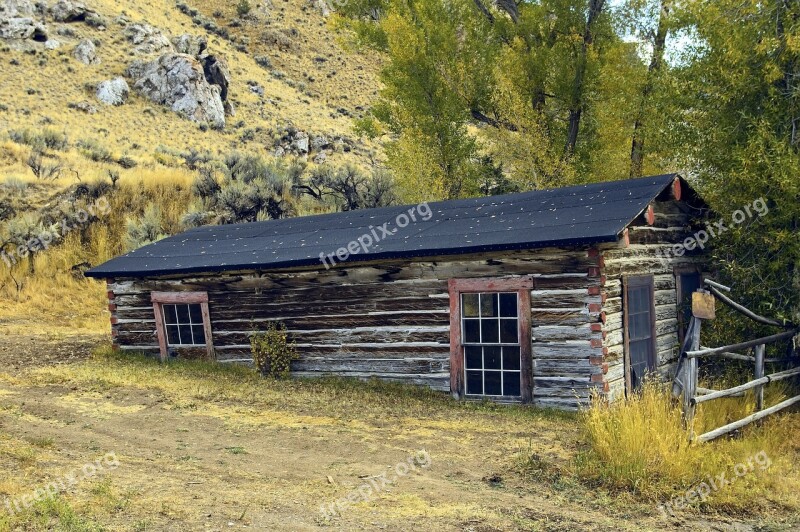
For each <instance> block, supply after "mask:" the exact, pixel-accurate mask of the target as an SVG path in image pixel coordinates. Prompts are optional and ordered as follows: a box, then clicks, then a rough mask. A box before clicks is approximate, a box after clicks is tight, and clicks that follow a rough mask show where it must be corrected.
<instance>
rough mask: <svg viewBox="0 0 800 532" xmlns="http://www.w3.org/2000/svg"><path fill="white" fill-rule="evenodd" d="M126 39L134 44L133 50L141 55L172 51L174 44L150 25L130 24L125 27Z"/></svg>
mask: <svg viewBox="0 0 800 532" xmlns="http://www.w3.org/2000/svg"><path fill="white" fill-rule="evenodd" d="M124 35H125V38H126V39H128V40H129V41H130V42H131V44H133V50H134V51H135V52H137V53H140V54H155V53H164V52H166V51H172V43H170V42H169V39H167V36H166V35H164V33H163V32H162V31H161V30H159V29H158V28H154V27H153V26H150V25H149V24H129V25H128V26H126V27H125V31H124Z"/></svg>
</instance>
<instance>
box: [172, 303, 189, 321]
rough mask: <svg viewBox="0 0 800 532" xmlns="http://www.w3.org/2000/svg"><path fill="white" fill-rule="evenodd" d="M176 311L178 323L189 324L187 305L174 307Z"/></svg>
mask: <svg viewBox="0 0 800 532" xmlns="http://www.w3.org/2000/svg"><path fill="white" fill-rule="evenodd" d="M175 308H176V310H177V311H178V323H180V324H184V323H189V305H176V306H175Z"/></svg>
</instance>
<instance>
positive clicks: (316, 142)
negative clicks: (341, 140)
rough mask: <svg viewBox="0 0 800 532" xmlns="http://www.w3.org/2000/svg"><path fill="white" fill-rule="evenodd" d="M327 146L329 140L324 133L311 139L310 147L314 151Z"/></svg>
mask: <svg viewBox="0 0 800 532" xmlns="http://www.w3.org/2000/svg"><path fill="white" fill-rule="evenodd" d="M329 146H330V142H328V137H326V136H324V135H317V136H316V137H314V138H313V139H312V140H311V149H312V150H314V151H319V150H322V149H325V148H327V147H329Z"/></svg>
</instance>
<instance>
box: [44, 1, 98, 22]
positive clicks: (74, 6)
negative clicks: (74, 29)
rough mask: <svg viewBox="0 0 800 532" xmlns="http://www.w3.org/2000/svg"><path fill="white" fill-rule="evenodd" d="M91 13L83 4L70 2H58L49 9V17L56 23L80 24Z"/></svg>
mask: <svg viewBox="0 0 800 532" xmlns="http://www.w3.org/2000/svg"><path fill="white" fill-rule="evenodd" d="M93 13H95V12H94V11H93V10H91V9H89V8H88V7H86V5H85V4H83V3H81V2H72V1H70V0H59V1H58V2H56V3H55V4H54V5H52V6H51V7H50V16H51V17H53V20H55V21H56V22H80V21H84V20H86V17H87V16H89V14H93Z"/></svg>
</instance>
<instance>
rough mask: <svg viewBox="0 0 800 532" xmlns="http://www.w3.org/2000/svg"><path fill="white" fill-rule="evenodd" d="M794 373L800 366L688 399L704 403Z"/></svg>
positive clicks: (693, 403) (799, 369) (695, 402)
mask: <svg viewBox="0 0 800 532" xmlns="http://www.w3.org/2000/svg"><path fill="white" fill-rule="evenodd" d="M796 375H800V368H794V369H788V370H786V371H780V372H778V373H773V374H771V375H766V376H764V377H761V378H760V379H755V380H752V381H750V382H746V383H744V384H741V385H739V386H734V387H733V388H727V389H725V390H719V391H716V392H712V393H708V394H705V395H700V396H697V397H692V398H691V399H690V401H691V403H692V405H699V404H700V403H705V402H707V401H713V400H714V399H719V398H720V397H729V396H731V395H733V394H736V393H739V392H746V391H747V390H751V389H753V388H755V387H756V386H763V385H765V384H769V383H770V382H777V381H781V380H784V379H789V378H791V377H794V376H796Z"/></svg>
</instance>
